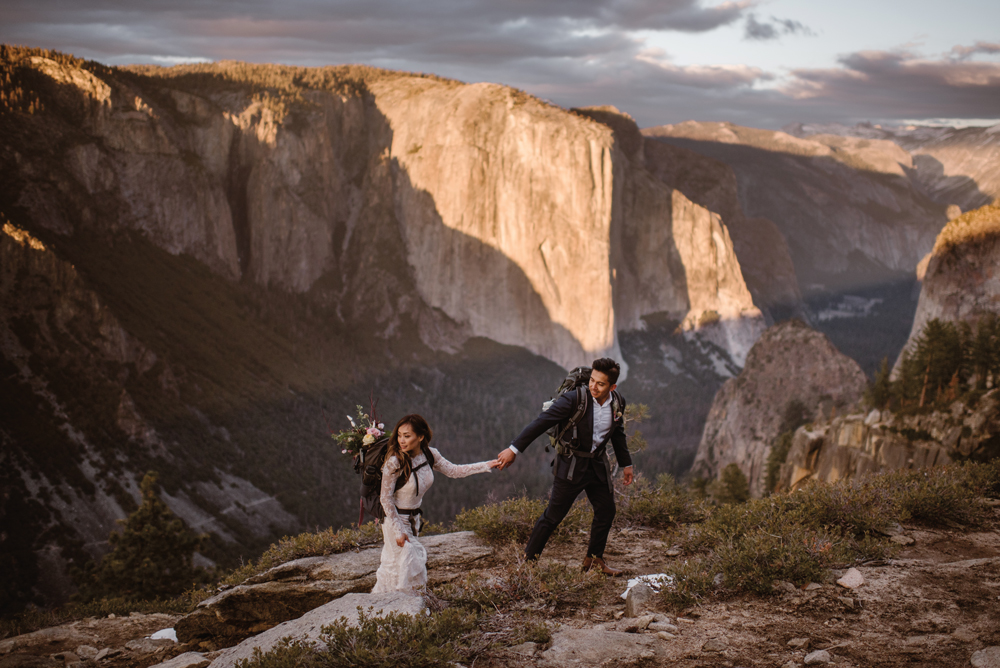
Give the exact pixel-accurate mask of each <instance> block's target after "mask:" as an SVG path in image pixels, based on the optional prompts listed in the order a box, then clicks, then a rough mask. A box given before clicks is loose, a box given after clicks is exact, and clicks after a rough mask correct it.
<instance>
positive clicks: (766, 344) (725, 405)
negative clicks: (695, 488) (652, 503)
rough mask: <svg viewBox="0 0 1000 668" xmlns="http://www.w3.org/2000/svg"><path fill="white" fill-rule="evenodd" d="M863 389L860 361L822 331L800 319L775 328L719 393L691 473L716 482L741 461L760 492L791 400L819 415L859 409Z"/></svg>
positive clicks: (752, 487)
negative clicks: (767, 465)
mask: <svg viewBox="0 0 1000 668" xmlns="http://www.w3.org/2000/svg"><path fill="white" fill-rule="evenodd" d="M864 388H865V375H864V373H863V372H862V371H861V369H860V368H859V367H858V365H857V363H856V362H854V360H852V359H850V358H849V357H847V356H846V355H844V354H842V353H840V352H839V351H838V350H837V349H836V348H834V346H833V345H832V344H831V343H830V341H829V339H827V338H826V337H825V336H824V335H823V334H821V333H820V332H817V331H815V330H813V329H810V328H809V327H808V326H807V325H805V324H804V323H802V322H801V321H798V320H789V321H786V322H783V323H781V324H778V325H775V326H773V327H771V328H769V329H768V330H767V331H766V332H764V335H763V336H761V338H760V340H758V341H757V343H756V344H755V345H754V347H753V348H752V349H751V350H750V354H749V355H748V356H747V363H746V366H744V368H743V370H742V371H741V372H740V375H739V376H737V377H736V378H732V379H730V380H728V381H726V383H725V384H724V385H723V386H722V388H721V389H720V390H719V392H718V393H717V394H716V395H715V400H714V401H713V403H712V408H711V410H710V411H709V413H708V420H707V422H706V424H705V431H704V434H703V435H702V439H701V443H700V444H699V445H698V454H697V455H696V456H695V460H694V465H693V466H692V473H693V474H694V475H696V476H701V477H703V478H708V479H710V480H711V479H715V478H717V477H718V476H719V474H720V473H721V472H722V469H724V468H725V467H726V466H728V465H729V464H733V463H735V464H737V465H738V466H739V467H740V470H741V471H743V474H744V475H746V477H747V480H748V481H749V483H750V492H751V494H752V495H754V496H761V495H762V494H764V493H765V491H766V490H765V476H766V463H767V460H768V455H769V454H770V451H771V447H772V445H773V441H774V439H775V438H776V437H777V436H779V434H780V432H781V429H782V423H783V421H784V419H785V415H786V413H787V411H788V407H789V405H790V404H793V403H794V404H798V405H800V406H801V407H802V410H804V411H805V412H806V413H807V414H808V415H807V419H808V420H810V421H811V420H818V419H820V418H821V417H822V416H824V415H826V416H829V415H831V414H835V413H837V412H840V413H843V412H844V411H845V409H849V408H850V407H852V406H853V405H854V404H855V403H856V402H857V401H858V400H859V399H860V398H861V394H862V392H863V391H864Z"/></svg>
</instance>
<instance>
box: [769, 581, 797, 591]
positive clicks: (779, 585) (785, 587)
mask: <svg viewBox="0 0 1000 668" xmlns="http://www.w3.org/2000/svg"><path fill="white" fill-rule="evenodd" d="M774 588H775V589H777V590H779V591H783V592H787V593H789V594H794V593H796V592H797V591H798V589H796V588H795V585H793V584H792V583H791V582H786V581H785V580H776V581H775V583H774Z"/></svg>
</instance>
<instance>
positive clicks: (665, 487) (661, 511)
mask: <svg viewBox="0 0 1000 668" xmlns="http://www.w3.org/2000/svg"><path fill="white" fill-rule="evenodd" d="M616 503H617V507H618V514H617V515H616V516H615V523H616V524H619V525H622V524H624V525H633V526H644V527H653V528H656V529H666V528H669V527H674V526H677V525H679V524H682V523H684V524H688V523H691V522H698V521H700V520H702V519H703V518H704V517H705V508H704V504H703V503H702V502H701V501H700V500H698V499H696V498H695V496H694V495H693V494H692V493H691V492H689V491H688V490H686V489H685V488H683V487H681V486H680V485H678V484H677V483H676V482H675V481H674V479H673V477H672V476H670V475H668V474H663V475H661V476H660V477H659V478H657V480H656V484H655V485H652V484H650V482H649V480H648V479H647V478H644V477H643V476H642V475H641V474H640V475H637V476H636V477H635V481H634V482H633V483H632V484H631V485H629V486H628V487H624V488H623V490H622V491H621V496H620V497H619V498H618V499H617V501H616Z"/></svg>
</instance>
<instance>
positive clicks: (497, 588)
mask: <svg viewBox="0 0 1000 668" xmlns="http://www.w3.org/2000/svg"><path fill="white" fill-rule="evenodd" d="M500 561H501V564H500V565H499V566H497V567H496V568H492V569H489V570H486V571H473V572H471V573H468V574H467V575H465V576H464V577H462V578H461V579H459V580H455V581H453V582H450V583H447V584H445V585H442V586H441V587H440V588H439V589H437V590H436V591H435V594H436V595H438V596H440V597H441V598H443V599H445V600H447V601H451V602H452V603H454V604H455V605H459V606H462V607H465V608H469V609H471V610H475V611H486V612H488V611H493V610H498V611H500V610H505V609H509V608H511V607H512V606H516V605H519V604H525V603H532V604H535V605H536V606H543V607H544V606H558V605H571V606H574V607H594V606H595V605H597V603H598V602H599V601H600V598H601V596H602V595H603V594H605V593H607V591H608V589H607V588H608V587H609V586H612V585H611V584H610V583H609V581H608V579H607V578H606V577H604V576H603V575H602V574H600V573H598V572H597V571H596V570H592V571H590V572H587V573H583V572H581V571H580V568H579V567H572V566H566V565H565V564H560V563H558V562H552V561H525V560H524V558H523V556H522V555H521V554H520V553H519V550H517V549H516V548H515V547H514V546H508V547H507V548H506V550H505V551H504V552H503V553H502V554H501V555H500Z"/></svg>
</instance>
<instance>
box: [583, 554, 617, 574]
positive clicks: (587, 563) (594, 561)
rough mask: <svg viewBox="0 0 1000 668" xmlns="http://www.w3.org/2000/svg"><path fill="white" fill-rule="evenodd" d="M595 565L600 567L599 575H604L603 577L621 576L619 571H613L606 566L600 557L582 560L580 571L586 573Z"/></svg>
mask: <svg viewBox="0 0 1000 668" xmlns="http://www.w3.org/2000/svg"><path fill="white" fill-rule="evenodd" d="M595 565H596V566H599V567H600V569H601V573H604V574H605V575H607V576H609V577H616V576H618V575H621V574H622V572H621V571H619V570H617V569H614V568H611V567H610V566H608V565H607V564H606V563H605V562H604V559H602V558H601V557H587V558H586V559H584V560H583V568H582V570H583V572H584V573H586V572H587V571H589V570H590V569H591V568H593V567H594V566H595Z"/></svg>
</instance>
